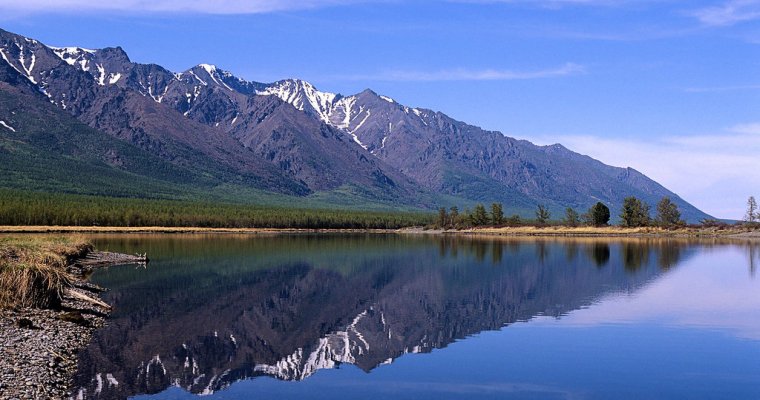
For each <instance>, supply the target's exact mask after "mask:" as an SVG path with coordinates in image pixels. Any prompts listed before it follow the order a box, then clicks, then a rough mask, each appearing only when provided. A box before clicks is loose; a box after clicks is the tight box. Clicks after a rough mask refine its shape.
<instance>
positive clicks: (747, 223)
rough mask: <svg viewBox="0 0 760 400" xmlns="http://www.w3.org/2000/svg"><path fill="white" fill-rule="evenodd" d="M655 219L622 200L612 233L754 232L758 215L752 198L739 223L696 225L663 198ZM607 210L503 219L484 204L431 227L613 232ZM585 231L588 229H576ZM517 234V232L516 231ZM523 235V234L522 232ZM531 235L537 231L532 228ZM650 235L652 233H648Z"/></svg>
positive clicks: (543, 210)
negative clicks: (679, 231)
mask: <svg viewBox="0 0 760 400" xmlns="http://www.w3.org/2000/svg"><path fill="white" fill-rule="evenodd" d="M655 212H656V214H655V216H654V217H652V215H651V210H650V206H649V205H648V204H647V203H645V202H644V201H642V200H641V199H638V198H636V197H634V196H629V197H626V198H625V199H624V200H623V204H622V206H621V212H620V215H619V216H618V218H619V224H618V225H617V226H616V227H617V228H620V229H617V230H614V232H615V233H625V232H633V233H640V232H644V231H643V230H641V229H638V228H656V229H658V230H670V231H673V230H682V231H685V230H691V231H694V230H710V231H722V230H728V231H735V230H750V231H752V230H757V229H759V228H760V212H759V211H758V206H757V202H756V201H755V198H754V197H750V198H749V199H748V200H747V212H746V214H745V218H744V220H742V221H737V222H736V223H734V224H730V223H728V222H725V221H721V220H717V219H704V220H702V221H700V223H699V224H687V223H686V221H684V220H683V219H681V212H680V210H679V209H678V205H676V204H675V203H673V201H672V200H671V199H670V198H668V197H663V198H662V199H661V200H660V201H659V202H658V203H657V206H656V208H655ZM611 217H612V215H611V213H610V209H609V207H607V205H606V204H604V203H602V202H597V203H596V204H594V205H593V206H591V207H590V208H589V209H588V210H586V211H585V212H583V213H582V214H581V213H579V212H578V211H577V210H575V209H573V208H572V207H567V208H566V209H565V213H564V215H563V216H562V217H561V218H560V219H552V215H551V212H550V211H549V209H548V208H547V207H545V206H544V205H540V204H539V205H538V206H537V207H536V210H535V218H534V219H525V218H522V217H520V216H519V215H511V216H506V215H505V214H504V211H503V205H502V204H501V203H492V204H491V207H490V210H487V209H486V207H485V205H483V204H478V205H476V206H475V207H474V209H473V210H471V211H470V210H466V211H464V212H460V211H459V208H458V207H451V208H448V209H447V208H445V207H441V208H439V210H438V214H437V217H436V220H435V223H434V224H433V225H432V228H435V229H448V230H451V229H453V230H463V229H464V230H467V229H478V228H525V227H528V228H539V229H540V228H555V229H553V230H554V231H557V229H556V228H560V227H562V228H570V229H569V230H568V231H575V232H601V233H603V232H607V233H610V232H613V230H610V229H593V228H610V227H612V225H611V224H610V221H611ZM578 228H589V229H578ZM516 231H517V230H516ZM526 232H527V231H526ZM533 232H537V230H536V229H534V230H533ZM649 232H654V230H649Z"/></svg>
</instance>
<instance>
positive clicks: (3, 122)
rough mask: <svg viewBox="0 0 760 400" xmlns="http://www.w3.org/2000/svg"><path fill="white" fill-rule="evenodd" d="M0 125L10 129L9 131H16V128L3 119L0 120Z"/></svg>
mask: <svg viewBox="0 0 760 400" xmlns="http://www.w3.org/2000/svg"><path fill="white" fill-rule="evenodd" d="M0 125H2V126H4V127H6V128H8V130H10V131H11V132H16V129H15V128H14V127H12V126H10V125H8V124H7V123H5V121H0Z"/></svg>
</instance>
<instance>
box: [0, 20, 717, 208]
mask: <svg viewBox="0 0 760 400" xmlns="http://www.w3.org/2000/svg"><path fill="white" fill-rule="evenodd" d="M0 56H1V58H2V60H0V102H1V103H2V104H1V105H0V121H3V124H0V143H2V147H0V157H2V159H3V160H5V161H7V162H5V163H4V165H3V166H2V167H0V168H4V171H6V172H8V173H7V174H6V175H5V176H4V177H3V178H0V183H1V184H2V186H3V187H11V188H14V187H19V188H26V189H39V190H46V191H56V190H67V191H73V192H77V193H91V194H103V195H111V196H145V197H151V196H163V195H172V196H180V197H181V196H183V195H184V196H188V195H192V196H195V195H198V194H203V193H206V194H214V192H216V188H219V187H225V188H227V191H228V192H231V193H240V196H241V197H245V193H247V192H248V191H262V192H266V193H272V194H276V195H278V196H279V195H282V199H284V200H283V203H285V204H287V202H288V200H287V198H294V197H293V196H295V197H298V198H305V199H309V198H311V199H315V201H324V202H328V203H331V204H335V205H340V204H349V203H350V204H352V205H354V206H356V205H360V204H362V203H364V202H366V203H367V204H370V203H371V204H385V205H387V206H388V207H416V208H428V209H430V208H435V207H438V206H451V205H459V206H462V207H468V206H471V205H472V204H474V203H476V202H492V201H497V202H502V203H504V205H505V210H506V212H507V213H519V214H521V215H523V216H532V213H533V210H535V208H536V206H537V205H538V204H543V205H546V206H548V207H549V208H550V210H551V211H552V212H553V213H554V215H555V217H556V216H559V215H560V214H561V213H562V212H563V210H564V208H565V207H573V208H575V209H577V210H579V211H583V210H585V209H587V208H588V207H590V206H591V205H592V204H594V203H596V202H597V201H602V202H604V203H606V204H608V205H609V206H610V208H611V209H612V210H613V214H614V215H616V214H617V213H618V210H619V206H620V204H621V203H622V200H623V198H625V197H626V196H631V195H633V196H637V197H639V198H642V199H643V200H644V201H646V202H647V203H649V204H650V205H651V206H652V207H654V205H655V204H656V202H657V201H659V199H660V198H662V197H663V196H669V197H670V198H671V199H672V200H673V201H674V202H675V203H676V204H678V206H679V207H680V208H681V211H682V214H683V217H684V218H686V219H687V220H689V221H692V222H694V221H698V220H701V219H703V218H708V217H709V216H708V215H707V214H705V213H704V212H702V211H700V210H698V209H697V208H695V207H694V206H692V205H691V204H689V203H688V202H686V201H685V200H683V199H681V198H680V197H678V196H677V195H676V194H675V193H672V192H670V191H669V190H667V189H666V188H664V187H663V186H661V185H660V184H658V183H657V182H655V181H653V180H651V179H649V178H647V177H646V176H645V175H643V174H641V173H640V172H638V171H636V170H634V169H631V168H617V167H611V166H608V165H605V164H603V163H601V162H599V161H596V160H594V159H592V158H590V157H587V156H583V155H581V154H578V153H574V152H572V151H570V150H568V149H566V148H564V147H563V146H561V145H559V144H556V145H552V146H536V145H534V144H532V143H530V142H527V141H524V140H517V139H513V138H510V137H507V136H504V135H503V134H501V133H500V132H491V131H485V130H483V129H480V128H478V127H476V126H473V125H469V124H466V123H464V122H460V121H456V120H454V119H452V118H450V117H448V116H446V115H445V114H442V113H440V112H435V111H432V110H427V109H422V108H412V107H408V106H404V105H402V104H399V103H397V102H395V101H394V100H393V99H391V98H389V97H386V96H381V95H378V94H376V93H375V92H373V91H371V90H365V91H363V92H361V93H358V94H356V95H352V96H342V95H339V94H333V93H328V92H321V91H319V90H317V89H316V88H314V86H313V85H311V84H310V83H308V82H305V81H301V80H295V79H292V80H283V81H279V82H275V83H271V84H265V83H259V82H249V81H246V80H243V79H240V78H238V77H235V76H234V75H233V74H231V73H230V72H227V71H224V70H221V69H219V68H217V67H215V66H213V65H210V64H200V65H198V66H195V67H193V68H191V69H188V70H187V71H184V72H181V73H174V72H171V71H169V70H167V69H165V68H163V67H161V66H159V65H155V64H138V63H133V62H132V61H131V60H130V59H129V57H128V56H127V54H126V53H125V52H124V50H123V49H121V48H119V47H116V48H105V49H99V50H89V49H82V48H77V47H67V48H55V47H49V46H46V45H44V44H42V43H40V42H39V41H36V40H34V39H30V38H25V37H23V36H19V35H15V34H13V33H9V32H6V31H2V30H0ZM35 160H36V161H35ZM56 166H65V170H62V169H61V168H56ZM63 171H76V174H67V173H64V172H63ZM217 194H218V193H217Z"/></svg>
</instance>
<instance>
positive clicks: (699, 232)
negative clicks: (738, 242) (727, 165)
mask: <svg viewBox="0 0 760 400" xmlns="http://www.w3.org/2000/svg"><path fill="white" fill-rule="evenodd" d="M462 232H467V233H480V234H492V235H514V236H598V237H605V236H607V237H609V236H613V237H614V236H694V237H696V236H710V237H727V236H733V235H738V234H742V233H746V232H747V230H746V229H743V228H727V229H718V228H693V227H681V228H673V229H667V228H661V227H640V228H625V227H621V226H605V227H593V226H579V227H568V226H546V227H535V226H520V227H502V228H473V229H467V230H463V231H462Z"/></svg>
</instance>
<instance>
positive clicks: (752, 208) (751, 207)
mask: <svg viewBox="0 0 760 400" xmlns="http://www.w3.org/2000/svg"><path fill="white" fill-rule="evenodd" d="M744 219H745V220H747V222H749V223H755V222H757V220H758V219H760V213H758V211H757V202H756V201H755V196H749V200H747V215H746V216H745V217H744Z"/></svg>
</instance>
